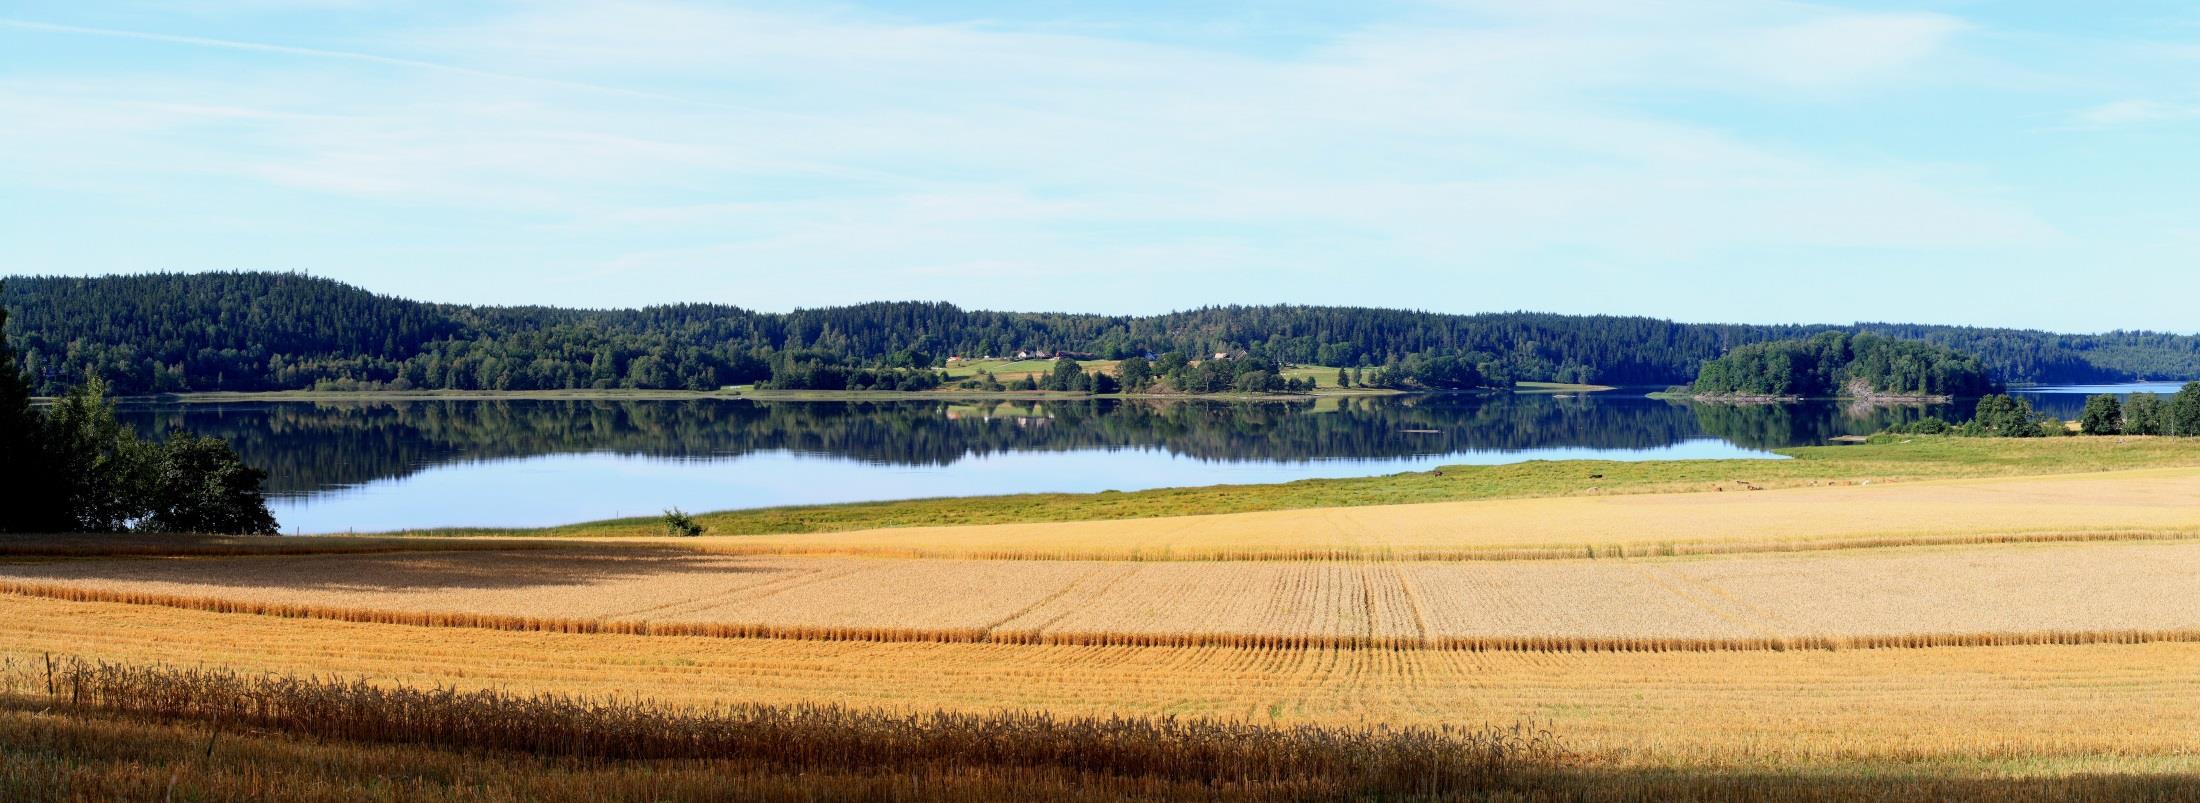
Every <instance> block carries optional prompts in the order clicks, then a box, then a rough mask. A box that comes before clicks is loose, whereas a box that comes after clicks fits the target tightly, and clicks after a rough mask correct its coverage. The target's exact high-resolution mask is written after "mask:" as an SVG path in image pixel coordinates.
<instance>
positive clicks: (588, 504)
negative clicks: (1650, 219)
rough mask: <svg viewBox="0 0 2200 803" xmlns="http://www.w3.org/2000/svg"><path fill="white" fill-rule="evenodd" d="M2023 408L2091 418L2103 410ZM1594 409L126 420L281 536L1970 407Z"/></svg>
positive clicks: (1680, 448) (1292, 464)
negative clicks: (235, 482) (263, 479)
mask: <svg viewBox="0 0 2200 803" xmlns="http://www.w3.org/2000/svg"><path fill="white" fill-rule="evenodd" d="M2176 389H2177V385H2175V384H2150V385H2129V386H2122V385H2119V386H2085V387H2067V388H2028V389H2023V390H2021V391H2019V393H2021V394H2022V395H2024V396H2026V397H2027V398H2030V399H2031V400H2032V401H2033V403H2034V404H2035V405H2037V406H2038V407H2040V408H2041V409H2042V410H2043V411H2044V412H2047V413H2049V414H2052V415H2056V416H2059V417H2062V418H2075V417H2077V414H2078V410H2079V409H2080V408H2082V407H2083V405H2084V399H2085V396H2086V395H2087V394H2091V393H2104V392H2113V393H2127V392H2131V391H2134V390H2137V391H2142V392H2174V391H2175V390H2176ZM1643 392H1644V391H1643V389H1633V390H1619V391H1610V392H1605V393H1595V394H1574V395H1539V394H1509V395H1507V394H1500V395H1494V396H1472V395H1434V396H1390V397H1366V398H1322V399H1316V400H1311V401H1296V402H1273V403H1231V402H1216V401H1147V400H1105V399H1103V400H1081V401H1041V402H1034V401H1028V400H1024V401H999V402H971V401H892V402H755V401H749V400H744V399H707V400H690V401H480V400H430V401H372V402H264V403H261V402H255V403H243V404H129V405H124V406H123V407H122V408H121V410H120V412H121V415H122V417H123V419H124V421H125V422H126V423H128V424H130V425H132V426H134V427H135V428H137V429H138V431H139V432H141V433H143V434H145V435H148V436H152V435H156V434H158V433H162V432H166V431H169V430H171V429H176V428H181V429H186V430H190V431H193V432H198V433H201V434H206V435H213V436H217V437H221V438H223V439H226V440H228V441H229V442H230V443H232V444H234V445H235V446H236V447H237V449H238V451H239V452H240V453H242V454H243V455H244V458H245V460H246V461H248V462H250V463H251V464H253V465H255V466H259V467H261V468H263V469H265V470H267V471H268V474H269V480H268V490H269V496H270V497H271V506H272V507H273V509H274V512H275V515H276V518H277V519H278V520H279V521H280V522H281V523H282V527H283V530H284V532H307V533H315V532H343V531H358V532H371V531H379V530H395V529H410V528H423V527H450V526H539V525H551V524H566V523H572V522H578V521H587V520H591V519H603V518H613V517H621V516H643V515H656V514H657V513H658V512H660V511H662V510H663V509H665V508H667V507H675V506H677V507H680V508H684V509H686V510H689V511H707V510H724V509H730V508H744V507H766V506H776V505H796V504H815V503H827V502H854V501H868V500H883V499H909V498H918V497H935V496H970V495H980V494H1005V493H1023V492H1034V491H1072V492H1089V491H1102V490H1110V489H1113V490H1124V491H1128V490H1138V489H1144V488H1159V487H1170V486H1185V485H1213V484H1219V483H1267V482H1283V481H1288V480H1295V479H1305V478H1310V477H1358V476H1372V475H1380V474H1391V473H1397V472H1402V471H1425V470H1428V469H1431V468H1435V467H1437V466H1443V465H1455V464H1493V463H1512V462H1521V461H1527V460H1571V459H1600V460H1669V459H1686V458H1767V459H1772V458H1777V455H1774V454H1772V453H1771V452H1770V451H1769V450H1771V449H1776V448H1780V447H1786V446H1798V445H1808V444H1817V443H1824V442H1825V441H1826V439H1827V438H1830V437H1834V436H1837V435H1847V434H1868V433H1871V432H1876V431H1878V430H1880V429H1882V428H1884V427H1886V426H1888V425H1890V424H1894V423H1900V422H1904V421H1910V420H1915V419H1917V418H1919V417H1922V416H1925V415H1939V416H1942V417H1944V418H1949V419H1951V420H1962V419H1963V418H1965V417H1967V416H1968V415H1969V407H1970V405H1969V404H1968V403H1956V404H1947V405H1931V406H1924V405H1918V406H1896V407H1871V406H1849V405H1842V404H1838V403H1834V402H1804V403H1799V404H1786V405H1771V406H1747V407H1744V406H1728V405H1702V404H1690V403H1684V402H1669V401H1662V400H1657V399H1650V398H1646V397H1645V396H1644V395H1643Z"/></svg>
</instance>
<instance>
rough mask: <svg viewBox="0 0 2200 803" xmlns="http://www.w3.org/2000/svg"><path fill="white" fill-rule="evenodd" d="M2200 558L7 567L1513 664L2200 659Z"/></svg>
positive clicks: (515, 561)
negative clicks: (2128, 645)
mask: <svg viewBox="0 0 2200 803" xmlns="http://www.w3.org/2000/svg"><path fill="white" fill-rule="evenodd" d="M2195 576H2200V544H2193V543H2168V544H2164V543H2104V544H2082V545H2053V546H2007V545H2004V546H1993V547H1963V548H1935V549H1910V550H1877V551H1856V552H1822V553H1806V554H1798V555H1764V556H1747V557H1726V558H1719V559H1665V560H1627V561H1609V560H1594V561H1593V560H1564V561H1559V560H1553V561H1530V562H1434V561H1403V562H1366V561H1362V562H1297V563H1291V562H1278V561H1255V562H1228V561H1196V562H1174V563H1140V562H1120V561H1036V560H1035V561H971V560H906V559H903V560H897V559H878V558H838V557H773V556H748V557H740V556H725V555H709V554H694V553H682V552H677V551H671V550H637V549H605V550H601V551H596V552H582V551H578V550H553V551H543V552H469V553H448V554H444V553H426V554H406V555H309V556H296V557H247V558H171V559H124V560H73V561H61V562H43V563H22V564H12V565H9V564H0V589H5V590H9V591H13V592H15V593H18V594H28V595H38V596H48V597H59V598H66V599H83V600H91V601H119V602H137V603H150V604H158V605H168V606H174V607H185V608H197V609H204V610H217V611H233V612H246V613H266V614H274V615H282V616H294V617H307V618H328V619H340V620H345V621H364V622H389V623H399V624H434V625H453V626H470V627H489V628H501V629H514V630H549V631H563V632H619V633H643V634H660V635H712V636H768V637H779V638H828V639H868V640H879V641H905V640H915V641H941V642H956V641H1001V642H1009V643H1046V644H1133V645H1153V646H1201V645H1246V646H1258V645H1277V646H1292V645H1297V646H1332V647H1406V648H1437V649H1476V650H1484V649H1496V650H1733V649H1785V648H1793V647H1895V646H1925V645H1974V644H2029V643H2094V642H2119V643H2120V642H2134V641H2186V640H2200V595H2196V594H2192V593H2190V586H2191V578H2193V577H2195Z"/></svg>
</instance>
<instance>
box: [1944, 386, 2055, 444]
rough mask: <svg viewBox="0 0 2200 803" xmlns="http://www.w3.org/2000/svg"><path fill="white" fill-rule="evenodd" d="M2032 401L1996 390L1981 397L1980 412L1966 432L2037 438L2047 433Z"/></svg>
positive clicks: (1968, 433) (1964, 432) (1969, 433)
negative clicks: (1997, 392) (1996, 392)
mask: <svg viewBox="0 0 2200 803" xmlns="http://www.w3.org/2000/svg"><path fill="white" fill-rule="evenodd" d="M2041 423H2042V421H2041V418H2040V415H2039V414H2038V413H2035V412H2033V411H2032V403H2031V402H2028V401H2025V400H2023V399H2019V398H2016V397H2013V396H2007V395H2003V394H1994V395H1991V396H1982V397H1980V398H1979V400H1978V412H1977V414H1976V415H1974V416H1972V418H1971V423H1969V424H1965V425H1964V427H1963V430H1964V431H1963V434H1966V435H1985V436H1989V437H1998V438H2037V437H2040V436H2042V435H2045V434H2047V430H2046V429H2045V428H2044V427H2042V426H2041Z"/></svg>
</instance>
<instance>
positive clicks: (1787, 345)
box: [1690, 332, 1999, 398]
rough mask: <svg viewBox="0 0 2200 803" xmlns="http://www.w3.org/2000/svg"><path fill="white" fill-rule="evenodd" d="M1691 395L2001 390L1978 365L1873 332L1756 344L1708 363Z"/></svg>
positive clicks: (1940, 350) (1969, 393) (1916, 393)
mask: <svg viewBox="0 0 2200 803" xmlns="http://www.w3.org/2000/svg"><path fill="white" fill-rule="evenodd" d="M1690 389H1691V390H1692V391H1694V392H1695V393H1698V394H1704V395H1713V396H1721V395H1739V396H1802V397H1810V398H1827V397H1833V396H1858V395H1872V394H1879V395H1887V396H1920V397H1922V396H1978V395H1983V394H1987V393H1992V392H1994V391H1995V390H1998V389H1999V388H1998V387H1996V384H1995V382H1994V380H1993V378H1992V377H1991V376H1990V375H1989V374H1988V373H1987V370H1986V367H1985V366H1984V365H1982V364H1980V362H1979V361H1978V359H1977V358H1975V357H1971V356H1969V355H1965V354H1958V353H1956V351H1955V350H1953V349H1950V348H1948V347H1946V346H1939V345H1934V344H1931V343H1925V342H1922V341H1916V340H1896V339H1894V338H1889V337H1881V336H1879V335H1874V334H1870V333H1868V332H1867V333H1863V334H1857V335H1853V336H1852V335H1848V334H1844V333H1841V332H1823V333H1820V334H1819V335H1817V336H1816V337H1812V338H1810V339H1809V340H1779V341H1774V342H1770V343H1752V344H1749V345H1746V346H1742V347H1740V348H1736V349H1734V350H1733V351H1730V352H1728V353H1727V354H1726V355H1725V356H1722V357H1720V358H1718V359H1715V360H1712V361H1710V362H1706V363H1704V366H1703V368H1702V369H1701V370H1700V371H1698V372H1697V374H1696V381H1695V382H1694V383H1693V384H1692V385H1691V388H1690Z"/></svg>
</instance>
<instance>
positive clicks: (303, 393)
mask: <svg viewBox="0 0 2200 803" xmlns="http://www.w3.org/2000/svg"><path fill="white" fill-rule="evenodd" d="M1469 392H1498V391H1469ZM1538 392H1542V391H1538ZM1409 393H1420V391H1404V390H1393V389H1388V388H1318V389H1315V390H1313V391H1310V392H1304V393H1077V392H1069V391H1052V390H1001V391H985V390H917V391H907V390H757V389H753V388H745V387H744V388H738V389H721V390H634V389H622V388H611V389H594V388H571V389H561V390H269V391H207V392H195V393H160V394H150V395H139V396H121V397H117V399H116V401H118V402H123V403H133V404H146V403H169V404H221V403H248V402H290V401H302V402H329V401H432V400H450V401H520V400H555V401H688V400H697V399H750V400H754V401H918V400H925V399H933V400H941V401H973V400H989V399H999V400H1024V401H1030V400H1063V401H1069V400H1079V399H1151V400H1164V401H1165V400H1170V399H1207V400H1219V401H1294V400H1305V399H1312V398H1317V397H1358V396H1401V395H1407V394H1409ZM38 401H47V402H50V401H52V399H51V398H41V399H38Z"/></svg>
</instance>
